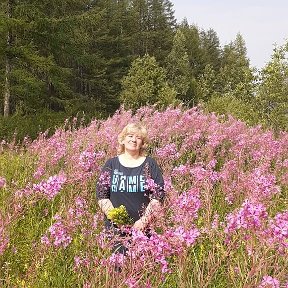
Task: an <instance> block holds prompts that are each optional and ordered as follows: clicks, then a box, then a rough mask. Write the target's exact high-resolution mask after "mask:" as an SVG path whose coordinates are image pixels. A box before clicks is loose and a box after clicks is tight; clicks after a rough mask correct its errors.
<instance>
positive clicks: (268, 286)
mask: <svg viewBox="0 0 288 288" xmlns="http://www.w3.org/2000/svg"><path fill="white" fill-rule="evenodd" d="M258 288H280V282H279V281H278V279H276V278H273V277H271V276H268V275H266V276H264V277H263V279H262V281H261V283H260V285H259V286H258Z"/></svg>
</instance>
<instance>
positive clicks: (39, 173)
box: [33, 166, 45, 179]
mask: <svg viewBox="0 0 288 288" xmlns="http://www.w3.org/2000/svg"><path fill="white" fill-rule="evenodd" d="M44 173H45V169H44V167H41V166H39V167H38V168H37V170H36V172H35V173H34V174H33V177H34V178H36V179H38V178H40V177H41V176H42V175H44Z"/></svg>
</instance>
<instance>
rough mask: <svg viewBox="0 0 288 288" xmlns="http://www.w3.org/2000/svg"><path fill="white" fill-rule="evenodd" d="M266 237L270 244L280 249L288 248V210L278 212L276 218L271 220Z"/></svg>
mask: <svg viewBox="0 0 288 288" xmlns="http://www.w3.org/2000/svg"><path fill="white" fill-rule="evenodd" d="M264 238H266V240H267V242H268V244H269V245H273V246H274V245H275V246H276V247H277V248H279V249H280V250H283V249H284V250H285V249H287V248H288V211H285V212H282V213H278V214H276V216H275V217H274V219H272V220H270V221H269V224H268V227H267V229H266V230H265V231H264Z"/></svg>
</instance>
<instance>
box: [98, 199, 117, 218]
mask: <svg viewBox="0 0 288 288" xmlns="http://www.w3.org/2000/svg"><path fill="white" fill-rule="evenodd" d="M98 205H99V207H100V209H101V211H102V212H103V213H104V214H105V215H106V216H107V215H108V212H109V211H110V210H111V209H113V208H114V206H113V204H112V202H111V201H110V199H100V200H98Z"/></svg>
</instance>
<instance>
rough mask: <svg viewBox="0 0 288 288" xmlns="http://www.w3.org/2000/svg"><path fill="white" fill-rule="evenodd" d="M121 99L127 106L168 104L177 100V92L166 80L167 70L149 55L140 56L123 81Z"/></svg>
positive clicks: (135, 107) (134, 107)
mask: <svg viewBox="0 0 288 288" xmlns="http://www.w3.org/2000/svg"><path fill="white" fill-rule="evenodd" d="M122 87H123V90H122V92H121V94H120V100H121V102H122V103H123V104H124V105H125V107H127V108H132V109H137V108H139V107H141V106H144V105H147V104H156V105H158V106H162V105H164V106H168V105H169V104H173V103H174V102H175V96H176V92H175V90H174V89H173V88H172V87H170V86H169V84H168V82H167V80H166V71H165V69H164V68H162V67H160V66H159V65H158V63H157V61H156V59H155V57H151V56H149V55H145V56H144V57H142V58H140V57H138V58H137V59H135V60H134V61H133V63H132V66H131V68H130V70H129V73H128V75H127V76H126V77H124V78H123V81H122Z"/></svg>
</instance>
